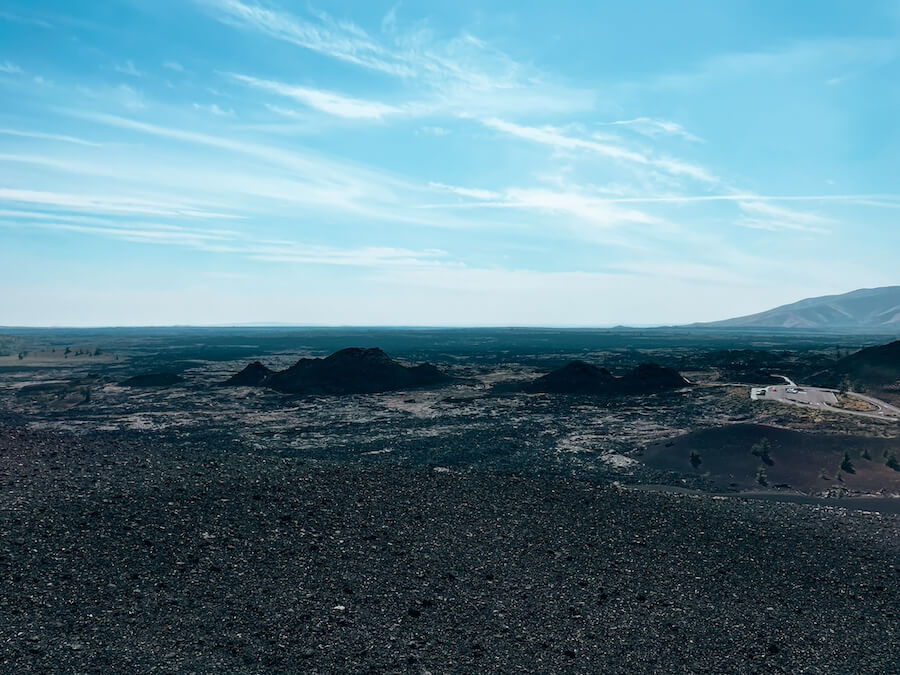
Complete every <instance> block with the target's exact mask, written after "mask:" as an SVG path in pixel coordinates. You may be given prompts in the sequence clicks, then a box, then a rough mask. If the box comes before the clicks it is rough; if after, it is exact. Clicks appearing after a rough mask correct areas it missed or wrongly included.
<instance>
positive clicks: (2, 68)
mask: <svg viewBox="0 0 900 675" xmlns="http://www.w3.org/2000/svg"><path fill="white" fill-rule="evenodd" d="M23 72H24V71H23V70H22V69H21V68H20V67H19V66H18V65H16V64H15V63H13V62H12V61H2V62H0V73H6V74H7V75H21V74H22V73H23Z"/></svg>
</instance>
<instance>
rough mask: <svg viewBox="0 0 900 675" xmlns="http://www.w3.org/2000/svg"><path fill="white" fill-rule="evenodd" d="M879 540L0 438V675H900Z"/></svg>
mask: <svg viewBox="0 0 900 675" xmlns="http://www.w3.org/2000/svg"><path fill="white" fill-rule="evenodd" d="M898 625H900V519H898V518H897V517H895V516H889V515H880V514H868V513H862V512H852V511H843V510H833V509H824V508H812V507H807V506H798V505H791V504H773V503H753V502H744V501H741V500H737V499H714V498H707V497H687V496H678V495H668V494H652V493H645V492H638V491H634V490H627V489H622V488H617V487H614V486H600V485H597V484H592V483H589V482H582V481H578V480H573V479H571V478H563V477H554V476H544V477H541V476H535V475H531V476H528V477H517V476H510V475H500V474H496V473H488V472H471V471H456V470H453V471H446V470H440V468H436V467H420V468H409V467H406V468H402V467H389V466H374V467H373V466H367V467H363V466H355V465H349V464H343V465H342V464H330V463H315V462H310V461H304V460H300V459H296V458H281V457H275V456H271V455H267V456H262V455H258V454H251V453H246V452H241V453H238V452H228V451H223V450H220V449H218V448H216V447H215V446H214V445H213V446H212V447H203V446H197V445H195V446H192V447H190V448H178V447H174V446H171V445H168V444H166V443H163V442H161V441H160V440H159V439H158V438H156V437H154V436H153V435H152V434H150V433H148V434H147V435H146V436H145V437H143V440H129V441H123V442H121V443H119V444H117V443H115V442H113V441H110V440H109V439H106V440H104V441H102V442H101V441H98V440H93V441H92V440H90V438H89V437H85V436H76V435H71V434H65V433H56V432H48V431H43V432H38V431H27V430H25V429H23V428H19V427H15V426H5V427H0V669H2V670H4V671H9V672H28V671H35V672H48V671H76V672H121V671H129V670H130V671H138V672H147V671H161V672H172V671H198V672H200V671H205V672H209V671H228V672H264V671H303V672H360V671H362V672H382V671H388V672H397V671H402V672H425V671H429V672H433V673H439V672H514V671H520V670H521V671H530V672H547V671H566V672H606V673H615V672H622V673H634V672H715V673H743V672H747V673H750V672H760V673H762V672H766V673H769V672H791V673H794V672H806V673H856V672H859V673H862V672H879V673H889V672H900V667H898V652H897V639H898V628H897V626H898Z"/></svg>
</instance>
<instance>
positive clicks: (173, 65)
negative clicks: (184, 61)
mask: <svg viewBox="0 0 900 675" xmlns="http://www.w3.org/2000/svg"><path fill="white" fill-rule="evenodd" d="M162 67H163V68H165V69H166V70H171V71H172V72H175V73H183V72H184V66H183V65H181V64H180V63H178V61H163V64H162Z"/></svg>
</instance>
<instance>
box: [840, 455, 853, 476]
mask: <svg viewBox="0 0 900 675" xmlns="http://www.w3.org/2000/svg"><path fill="white" fill-rule="evenodd" d="M841 471H843V472H844V473H856V469H854V468H853V462H852V461H850V453H848V452H845V453H844V459H843V460H841Z"/></svg>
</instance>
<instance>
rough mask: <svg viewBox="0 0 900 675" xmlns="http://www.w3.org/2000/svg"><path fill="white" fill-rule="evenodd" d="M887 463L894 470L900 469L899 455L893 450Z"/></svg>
mask: <svg viewBox="0 0 900 675" xmlns="http://www.w3.org/2000/svg"><path fill="white" fill-rule="evenodd" d="M885 464H887V466H888V467H889V468H891V469H893V470H894V471H900V461H897V455H896V454H894V453H893V452H892V453H891V454H890V455H889V456H888V458H887V461H886V462H885Z"/></svg>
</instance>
